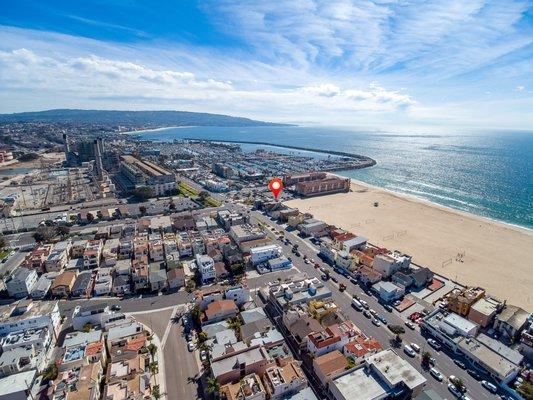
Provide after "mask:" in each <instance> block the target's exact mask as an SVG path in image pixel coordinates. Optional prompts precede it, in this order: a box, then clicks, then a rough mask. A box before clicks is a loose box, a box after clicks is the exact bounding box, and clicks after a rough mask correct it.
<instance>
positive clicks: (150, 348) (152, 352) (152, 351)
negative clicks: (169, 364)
mask: <svg viewBox="0 0 533 400" xmlns="http://www.w3.org/2000/svg"><path fill="white" fill-rule="evenodd" d="M148 351H149V352H150V355H151V356H152V358H154V356H155V353H156V352H157V346H156V345H155V344H153V343H150V344H149V345H148Z"/></svg>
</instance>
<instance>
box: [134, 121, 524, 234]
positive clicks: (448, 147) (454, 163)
mask: <svg viewBox="0 0 533 400" xmlns="http://www.w3.org/2000/svg"><path fill="white" fill-rule="evenodd" d="M139 136H141V137H142V138H144V139H150V140H158V141H159V140H163V141H165V140H168V141H172V140H173V139H180V138H196V139H212V140H236V141H239V140H242V141H256V142H267V143H272V144H273V145H276V144H280V145H289V146H301V147H306V148H307V147H308V148H313V149H320V150H326V149H327V150H337V151H344V152H350V153H354V154H361V155H365V156H369V157H372V158H373V159H374V160H376V161H377V165H375V166H374V167H371V168H365V169H362V170H352V171H339V172H336V173H338V174H339V175H343V176H346V177H349V178H353V179H357V180H360V181H362V182H365V183H368V184H371V185H375V186H379V187H382V188H385V189H388V190H391V191H394V192H398V193H403V194H407V195H411V196H416V197H418V198H421V199H425V200H429V201H431V202H434V203H437V204H440V205H443V206H447V207H451V208H455V209H457V210H461V211H466V212H470V213H472V214H476V215H479V216H483V217H487V218H490V219H494V220H498V221H502V222H506V223H510V224H513V225H519V226H522V227H527V228H530V229H531V228H533V132H508V131H506V132H484V133H457V134H396V133H385V132H361V131H350V130H346V129H339V128H326V127H300V126H271V127H245V128H231V127H190V128H189V127H187V128H168V129H163V130H156V131H145V132H142V133H139ZM260 147H265V146H261V145H250V144H247V145H243V150H245V151H251V150H254V149H256V148H260ZM271 149H272V148H271ZM278 150H279V151H283V152H286V151H287V149H280V148H278ZM428 223H431V221H428Z"/></svg>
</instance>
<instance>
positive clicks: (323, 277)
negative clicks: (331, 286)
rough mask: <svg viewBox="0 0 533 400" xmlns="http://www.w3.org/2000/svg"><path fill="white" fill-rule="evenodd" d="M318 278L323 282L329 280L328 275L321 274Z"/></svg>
mask: <svg viewBox="0 0 533 400" xmlns="http://www.w3.org/2000/svg"><path fill="white" fill-rule="evenodd" d="M320 277H321V278H322V280H323V281H327V280H328V279H329V275H326V274H322V275H320Z"/></svg>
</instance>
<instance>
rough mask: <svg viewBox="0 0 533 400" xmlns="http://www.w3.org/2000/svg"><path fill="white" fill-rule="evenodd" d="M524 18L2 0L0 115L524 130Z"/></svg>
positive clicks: (439, 11) (473, 6)
mask: <svg viewBox="0 0 533 400" xmlns="http://www.w3.org/2000/svg"><path fill="white" fill-rule="evenodd" d="M532 21H533V10H532V8H531V6H530V5H529V4H528V1H527V0H516V1H510V0H498V1H490V0H464V1H459V0H428V1H415V0H374V1H371V0H357V1H356V0H324V1H322V0H299V1H296V0H294V1H293V0H284V1H282V2H272V1H246V0H241V1H230V0H213V1H188V0H183V1H156V2H154V1H134V0H129V1H128V0H123V1H121V0H117V1H104V0H101V1H97V0H96V1H95V0H85V1H83V2H77V1H51V0H49V1H45V2H44V1H24V0H17V1H12V0H4V1H3V2H2V12H1V13H0V112H18V111H27V110H42V109H49V108H99V109H107V108H113V109H180V110H189V111H204V112H217V113H224V114H231V115H239V116H247V117H251V118H259V119H266V120H271V121H286V122H295V123H301V124H323V125H344V126H352V127H371V128H381V129H391V130H403V129H421V130H428V129H433V130H447V129H455V130H456V129H458V128H464V129H486V128H511V129H533V113H532V112H531V110H533V73H532V71H533V68H532V67H533V58H532V56H533V28H532Z"/></svg>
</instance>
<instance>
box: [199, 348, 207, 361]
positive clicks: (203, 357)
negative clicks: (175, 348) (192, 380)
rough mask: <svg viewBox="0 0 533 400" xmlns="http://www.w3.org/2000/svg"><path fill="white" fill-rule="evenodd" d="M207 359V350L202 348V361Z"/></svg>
mask: <svg viewBox="0 0 533 400" xmlns="http://www.w3.org/2000/svg"><path fill="white" fill-rule="evenodd" d="M206 360H207V352H206V351H205V350H202V351H201V352H200V361H202V362H204V361H206Z"/></svg>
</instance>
